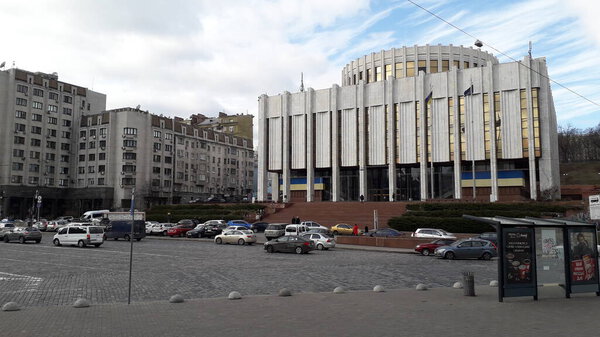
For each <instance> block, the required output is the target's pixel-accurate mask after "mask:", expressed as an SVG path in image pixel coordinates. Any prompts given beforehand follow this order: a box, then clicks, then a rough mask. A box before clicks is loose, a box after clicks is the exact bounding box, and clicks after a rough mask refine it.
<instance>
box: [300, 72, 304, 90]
mask: <svg viewBox="0 0 600 337" xmlns="http://www.w3.org/2000/svg"><path fill="white" fill-rule="evenodd" d="M300 92H304V73H302V72H301V73H300Z"/></svg>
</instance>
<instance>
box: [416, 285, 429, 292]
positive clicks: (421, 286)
mask: <svg viewBox="0 0 600 337" xmlns="http://www.w3.org/2000/svg"><path fill="white" fill-rule="evenodd" d="M416 289H417V290H418V291H424V290H427V286H426V285H425V284H423V283H419V284H417V288H416Z"/></svg>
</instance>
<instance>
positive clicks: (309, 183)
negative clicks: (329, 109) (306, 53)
mask: <svg viewBox="0 0 600 337" xmlns="http://www.w3.org/2000/svg"><path fill="white" fill-rule="evenodd" d="M305 97H306V101H305V105H304V107H305V110H304V113H305V116H306V201H307V202H312V201H314V194H315V160H314V158H315V146H314V137H313V134H314V131H313V128H314V125H313V110H314V103H313V102H314V99H315V91H314V90H313V89H312V88H308V89H307V90H306V96H305Z"/></svg>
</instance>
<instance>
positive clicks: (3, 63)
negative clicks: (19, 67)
mask: <svg viewBox="0 0 600 337" xmlns="http://www.w3.org/2000/svg"><path fill="white" fill-rule="evenodd" d="M5 65H6V61H3V62H2V63H0V69H2V68H4V66H5Z"/></svg>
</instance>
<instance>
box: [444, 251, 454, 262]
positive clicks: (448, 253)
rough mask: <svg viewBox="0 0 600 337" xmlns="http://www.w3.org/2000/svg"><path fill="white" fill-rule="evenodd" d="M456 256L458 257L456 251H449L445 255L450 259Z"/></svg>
mask: <svg viewBox="0 0 600 337" xmlns="http://www.w3.org/2000/svg"><path fill="white" fill-rule="evenodd" d="M455 257H456V256H455V255H454V253H453V252H447V253H446V254H445V255H444V258H445V259H448V260H454V258H455Z"/></svg>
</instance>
